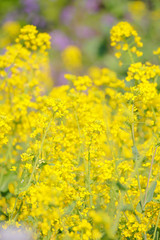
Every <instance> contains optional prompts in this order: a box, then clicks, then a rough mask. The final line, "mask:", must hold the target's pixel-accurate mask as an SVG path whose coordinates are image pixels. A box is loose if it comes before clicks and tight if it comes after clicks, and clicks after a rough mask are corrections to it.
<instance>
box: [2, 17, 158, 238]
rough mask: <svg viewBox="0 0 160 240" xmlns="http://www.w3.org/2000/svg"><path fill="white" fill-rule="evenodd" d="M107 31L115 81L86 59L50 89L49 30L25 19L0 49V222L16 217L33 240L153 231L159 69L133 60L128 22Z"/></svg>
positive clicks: (136, 45) (134, 43)
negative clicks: (80, 70) (82, 68)
mask: <svg viewBox="0 0 160 240" xmlns="http://www.w3.org/2000/svg"><path fill="white" fill-rule="evenodd" d="M110 34H111V45H112V46H113V48H115V56H116V57H117V58H118V61H119V64H120V66H123V64H125V65H126V66H127V71H126V73H125V77H124V79H119V77H118V76H117V74H116V72H114V71H112V70H110V69H108V68H99V67H96V66H94V67H91V68H89V70H88V74H86V75H83V76H82V75H81V76H79V75H74V74H73V75H72V74H66V75H65V78H66V79H67V80H68V84H67V85H63V86H59V87H52V80H51V79H50V74H49V59H48V54H47V51H48V49H49V48H50V36H49V35H48V34H47V33H40V32H38V30H37V28H36V27H35V26H33V25H26V26H24V27H23V28H21V30H20V34H19V35H18V37H17V38H16V39H15V41H14V42H13V44H11V45H9V46H7V47H6V51H5V52H4V54H2V55H1V56H0V78H1V81H0V92H1V94H0V132H1V134H0V148H1V151H0V163H1V164H0V170H1V171H0V173H1V175H0V193H1V198H0V214H1V215H0V219H1V223H2V228H3V229H7V228H8V227H9V226H10V225H16V226H17V227H19V226H21V225H23V226H25V227H26V228H27V229H32V232H33V238H34V239H39V240H40V239H46V240H47V239H77V240H81V239H83V240H89V239H97V240H98V239H103V240H114V239H115V240H117V239H139V240H141V239H148V240H150V239H159V229H160V223H159V216H160V180H159V167H160V166H159V165H160V150H159V146H160V111H159V110H160V92H159V91H160V81H159V79H160V78H159V76H160V67H159V65H154V64H152V63H150V62H141V60H139V59H140V58H141V56H142V54H143V52H142V50H141V49H142V46H143V43H142V40H141V38H140V36H139V35H138V33H137V31H136V30H135V29H134V28H133V27H132V26H131V25H130V24H129V23H128V22H119V23H118V24H117V25H115V26H113V28H112V29H111V32H110ZM154 54H156V55H159V54H160V50H159V49H157V50H155V51H154ZM126 55H128V56H129V58H128V59H130V60H129V61H127V62H125V59H126ZM77 56H78V55H77ZM73 63H74V64H75V66H78V58H77V60H75V61H74V62H73Z"/></svg>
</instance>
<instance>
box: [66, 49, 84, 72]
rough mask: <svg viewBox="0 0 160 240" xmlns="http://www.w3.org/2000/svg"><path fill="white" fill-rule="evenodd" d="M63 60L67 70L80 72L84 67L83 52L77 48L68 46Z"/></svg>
mask: <svg viewBox="0 0 160 240" xmlns="http://www.w3.org/2000/svg"><path fill="white" fill-rule="evenodd" d="M62 60H63V63H64V66H65V67H66V69H67V70H69V71H71V70H78V69H80V67H81V65H82V55H81V51H80V49H79V48H78V47H76V46H68V47H67V48H66V49H65V50H64V51H63V52H62Z"/></svg>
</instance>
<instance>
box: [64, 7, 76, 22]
mask: <svg viewBox="0 0 160 240" xmlns="http://www.w3.org/2000/svg"><path fill="white" fill-rule="evenodd" d="M74 15H75V8H74V7H73V6H67V7H65V8H64V9H63V10H62V13H61V21H62V23H63V24H66V25H67V24H69V23H70V22H71V21H72V19H73V17H74Z"/></svg>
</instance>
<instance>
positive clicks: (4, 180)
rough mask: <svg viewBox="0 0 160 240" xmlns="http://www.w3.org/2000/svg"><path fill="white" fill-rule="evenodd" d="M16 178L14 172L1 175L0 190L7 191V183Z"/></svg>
mask: <svg viewBox="0 0 160 240" xmlns="http://www.w3.org/2000/svg"><path fill="white" fill-rule="evenodd" d="M15 179H16V175H15V173H8V174H6V175H4V176H3V178H2V182H1V185H0V192H7V191H8V184H9V183H11V182H13V181H14V180H15Z"/></svg>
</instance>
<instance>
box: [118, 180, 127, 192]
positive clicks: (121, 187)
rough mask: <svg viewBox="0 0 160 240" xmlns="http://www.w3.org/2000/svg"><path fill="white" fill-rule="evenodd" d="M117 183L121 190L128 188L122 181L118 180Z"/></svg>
mask: <svg viewBox="0 0 160 240" xmlns="http://www.w3.org/2000/svg"><path fill="white" fill-rule="evenodd" d="M116 185H117V187H118V188H119V189H120V190H121V191H126V190H127V187H126V186H125V185H123V184H122V183H120V182H119V181H117V182H116Z"/></svg>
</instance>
